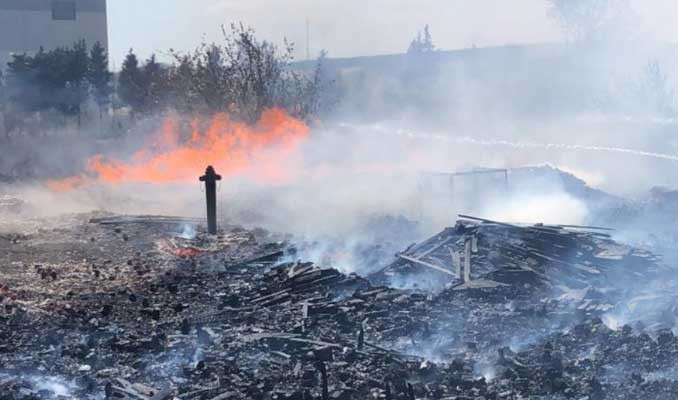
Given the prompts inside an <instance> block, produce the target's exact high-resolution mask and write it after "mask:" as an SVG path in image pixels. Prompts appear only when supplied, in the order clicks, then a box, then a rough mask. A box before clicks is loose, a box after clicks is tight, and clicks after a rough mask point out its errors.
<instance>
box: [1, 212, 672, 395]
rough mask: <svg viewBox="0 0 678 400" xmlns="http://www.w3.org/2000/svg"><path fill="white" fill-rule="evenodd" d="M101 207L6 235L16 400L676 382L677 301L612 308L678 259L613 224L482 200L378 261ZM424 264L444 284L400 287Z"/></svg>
mask: <svg viewBox="0 0 678 400" xmlns="http://www.w3.org/2000/svg"><path fill="white" fill-rule="evenodd" d="M95 217H96V218H92V216H91V215H81V216H75V217H73V219H72V220H70V221H69V222H67V223H63V224H61V225H60V226H55V227H54V228H52V229H48V230H43V231H41V232H38V233H35V234H32V235H30V236H26V237H25V238H24V239H23V240H21V241H18V242H16V243H14V242H10V241H2V240H0V263H1V265H2V267H3V275H2V277H1V278H0V284H1V286H0V326H1V327H2V328H1V329H0V336H1V337H2V341H0V399H43V398H45V399H50V398H54V399H58V398H77V399H94V398H98V399H101V398H107V399H142V400H148V399H153V400H162V399H208V400H215V399H300V400H301V399H367V398H372V399H408V400H409V399H487V400H490V399H494V400H498V399H506V400H509V399H527V398H543V399H570V398H573V399H583V398H588V399H603V398H605V399H636V398H643V399H672V398H676V395H678V374H676V372H675V367H674V366H675V365H676V362H677V361H678V339H677V338H676V337H675V336H674V334H673V332H672V331H671V328H673V327H675V320H674V321H673V325H672V323H670V319H671V318H672V315H673V316H675V315H676V314H675V313H674V314H671V313H672V312H674V311H672V309H671V307H670V306H669V307H668V308H667V309H666V310H663V312H662V314H663V317H662V318H664V320H665V321H666V322H665V323H664V325H661V324H658V325H655V326H647V325H646V326H644V327H643V326H641V325H640V323H635V324H634V325H633V326H630V325H624V324H621V323H620V324H616V323H615V322H614V321H612V320H611V319H613V318H614V317H615V315H616V314H614V311H615V310H618V309H619V304H620V303H622V302H624V301H626V300H628V299H629V297H626V296H625V294H628V291H629V290H632V289H633V288H635V287H644V286H645V285H646V284H647V283H648V282H655V281H656V280H657V279H661V278H663V277H665V276H667V275H665V274H667V273H670V270H669V269H668V267H666V266H664V265H662V263H661V260H660V259H659V258H657V257H655V256H653V255H652V254H650V253H647V252H644V251H642V250H639V249H635V248H631V247H628V246H623V245H620V244H618V243H616V242H614V241H613V240H612V239H611V238H610V237H609V235H608V232H607V231H605V230H601V229H598V228H593V229H592V228H585V227H572V226H547V225H531V226H522V225H513V224H504V223H499V222H495V221H488V220H478V219H475V218H470V217H465V218H463V219H462V220H460V221H459V222H458V223H457V225H456V226H455V227H452V228H447V229H445V230H443V231H442V232H441V233H440V234H438V235H435V236H434V237H432V238H431V239H429V240H426V241H423V242H421V243H419V244H417V245H414V246H411V247H409V248H408V249H405V250H404V251H402V252H400V253H398V260H397V261H395V262H394V263H392V264H390V265H388V266H387V267H386V268H384V269H383V270H381V271H379V272H377V273H375V274H372V275H370V276H368V277H361V276H359V275H357V274H344V273H341V272H339V271H337V270H335V269H331V268H322V267H321V266H318V265H314V264H312V263H308V262H304V260H294V254H295V252H294V248H293V247H294V246H292V245H291V244H290V243H288V242H286V241H281V240H279V238H278V237H277V236H275V235H271V234H267V233H265V232H262V231H257V232H254V231H249V230H245V229H242V228H237V227H227V228H223V230H222V231H220V232H219V234H218V235H216V236H212V235H207V234H206V232H204V231H201V230H200V229H198V228H197V226H196V230H195V232H194V234H191V235H186V234H185V232H184V231H185V229H184V227H185V225H186V224H192V223H197V222H198V221H187V220H183V219H177V218H162V217H118V216H105V217H104V218H101V217H100V216H95ZM191 226H193V225H191ZM125 237H126V238H127V239H125ZM187 249H188V250H187ZM427 264H430V265H427ZM432 266H435V267H436V268H431V267H432ZM441 270H444V271H441ZM423 271H425V272H426V273H432V274H434V276H436V277H437V279H438V280H440V281H441V282H442V284H441V287H440V288H439V289H438V290H437V291H427V290H416V289H402V288H397V287H393V286H394V285H393V281H397V280H398V279H399V278H403V277H407V279H412V280H416V279H417V276H418V274H420V273H422V272H423ZM629 282H630V283H629ZM636 301H638V300H636ZM674 310H675V308H674Z"/></svg>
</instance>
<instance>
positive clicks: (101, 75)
mask: <svg viewBox="0 0 678 400" xmlns="http://www.w3.org/2000/svg"><path fill="white" fill-rule="evenodd" d="M112 75H113V74H111V72H110V71H109V70H108V55H107V53H106V49H105V48H104V46H103V45H102V44H101V43H100V42H96V43H95V44H94V46H93V47H92V50H91V51H90V54H89V70H88V72H87V80H88V82H89V84H90V88H91V90H92V94H93V96H94V101H95V102H96V103H97V105H98V106H99V119H101V115H102V110H103V109H104V108H105V107H106V106H108V105H109V104H110V103H111V93H112V92H113V89H112V88H111V76H112Z"/></svg>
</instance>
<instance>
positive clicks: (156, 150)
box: [47, 109, 310, 192]
mask: <svg viewBox="0 0 678 400" xmlns="http://www.w3.org/2000/svg"><path fill="white" fill-rule="evenodd" d="M191 126H192V129H191V130H192V132H191V135H190V137H189V138H188V139H187V140H182V138H181V137H182V136H181V134H180V126H179V122H178V120H177V118H176V117H168V118H167V119H166V120H165V121H164V123H163V127H162V129H161V130H160V132H158V134H157V135H155V136H154V138H153V140H152V141H151V143H150V145H149V146H148V147H147V148H145V149H143V150H141V151H139V152H137V153H135V154H134V156H133V157H132V160H131V161H123V160H119V159H110V158H107V157H105V156H103V155H96V156H94V157H92V158H90V159H89V160H88V161H87V164H86V172H85V173H83V174H82V175H78V176H73V177H69V178H66V179H62V180H56V181H50V182H48V183H47V185H48V187H49V188H50V189H52V190H54V191H61V192H63V191H68V190H71V189H74V188H76V187H79V186H82V185H85V184H89V183H96V182H105V183H110V184H118V183H185V182H193V181H195V180H196V179H197V176H198V174H199V173H201V172H202V170H203V169H204V168H205V166H207V165H213V166H214V167H215V169H216V170H217V172H218V173H219V174H221V175H223V176H226V177H228V176H234V175H237V174H247V175H252V176H253V177H254V178H256V179H258V180H264V181H274V182H277V181H282V180H285V179H286V178H288V176H287V172H286V171H287V169H286V168H285V164H286V163H287V162H288V161H289V160H290V158H292V156H294V154H295V153H296V151H297V149H298V147H299V145H300V144H301V143H302V142H303V141H304V140H305V139H306V138H307V137H308V135H309V132H310V129H309V127H308V126H307V125H306V124H304V123H303V122H302V121H300V120H298V119H296V118H293V117H291V116H290V115H288V114H287V113H285V112H284V111H282V110H280V109H270V110H267V111H265V112H264V113H263V114H262V116H261V118H260V120H259V121H258V122H257V123H256V124H254V125H252V126H250V125H247V124H245V123H242V122H237V121H234V120H232V119H231V118H230V117H229V115H228V114H225V113H221V114H218V115H216V116H215V117H213V118H212V120H211V121H209V122H208V123H207V124H206V128H204V129H203V127H204V126H205V124H203V123H202V122H201V121H200V120H197V119H196V120H194V121H193V123H192V124H191Z"/></svg>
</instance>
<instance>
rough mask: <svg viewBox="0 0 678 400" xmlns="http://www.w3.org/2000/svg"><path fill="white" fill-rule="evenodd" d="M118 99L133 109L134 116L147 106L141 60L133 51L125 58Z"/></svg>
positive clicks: (119, 81)
mask: <svg viewBox="0 0 678 400" xmlns="http://www.w3.org/2000/svg"><path fill="white" fill-rule="evenodd" d="M118 97H119V98H120V100H121V101H122V102H123V103H124V104H126V105H128V106H129V107H131V109H132V113H133V114H134V113H135V112H137V111H139V110H141V109H142V108H143V106H144V104H145V83H144V76H143V73H142V71H141V69H140V68H139V59H138V58H137V56H136V54H134V51H133V50H131V49H130V51H129V53H127V57H125V61H124V62H123V64H122V69H121V70H120V76H119V77H118Z"/></svg>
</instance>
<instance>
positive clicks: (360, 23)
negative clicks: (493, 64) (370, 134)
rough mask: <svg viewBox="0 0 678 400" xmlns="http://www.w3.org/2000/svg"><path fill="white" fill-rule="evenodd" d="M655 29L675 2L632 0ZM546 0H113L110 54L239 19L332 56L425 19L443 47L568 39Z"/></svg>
mask: <svg viewBox="0 0 678 400" xmlns="http://www.w3.org/2000/svg"><path fill="white" fill-rule="evenodd" d="M630 1H631V2H632V3H633V6H634V8H636V10H637V11H638V14H639V15H640V16H641V17H642V18H643V20H644V21H645V22H646V23H647V26H648V27H650V28H651V30H652V34H653V35H655V36H658V37H661V38H662V39H664V40H665V41H677V40H678V29H677V28H676V25H675V21H676V20H677V18H678V2H676V1H669V0H630ZM548 7H549V3H548V1H547V0H143V1H140V0H108V13H109V31H110V32H109V36H110V50H111V61H112V63H113V67H114V68H116V69H117V68H119V65H120V63H121V62H122V59H123V58H124V55H125V54H126V53H127V51H128V50H129V49H130V48H134V50H135V52H136V53H138V54H140V55H141V56H142V57H143V58H146V57H148V56H149V55H150V54H151V53H156V54H158V56H159V58H161V59H162V58H163V55H165V57H166V54H168V50H169V49H174V50H177V51H180V52H185V51H189V50H191V49H193V48H195V47H196V46H198V45H199V44H200V43H201V42H202V41H207V42H214V41H218V40H219V39H220V37H221V35H222V34H221V26H222V25H223V24H226V25H228V24H230V23H232V22H242V23H243V24H245V25H247V26H250V27H252V28H254V29H255V30H256V31H257V34H258V36H259V37H262V38H264V39H268V40H272V41H274V42H281V39H282V38H283V37H285V38H287V39H288V40H290V41H292V42H293V43H295V44H296V49H297V51H296V56H297V59H304V58H306V21H307V20H308V22H309V27H310V29H309V30H310V53H311V56H312V57H314V56H315V55H317V54H318V52H319V51H320V50H323V49H324V50H327V51H328V53H329V56H330V57H352V56H363V55H375V54H392V53H401V52H403V51H405V50H406V49H407V46H408V44H409V42H410V41H411V40H412V38H414V37H415V35H416V34H417V32H418V31H420V30H421V29H422V28H423V27H424V25H426V24H429V25H430V30H431V33H432V36H433V41H434V44H435V45H436V46H437V47H438V48H440V49H445V50H452V49H459V48H468V47H471V46H474V45H475V46H478V47H485V46H498V45H499V46H500V45H505V44H526V43H545V42H557V41H563V40H564V35H563V34H562V30H561V29H560V27H559V26H558V24H557V23H556V22H555V21H554V20H553V19H552V18H550V17H549V13H548Z"/></svg>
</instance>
